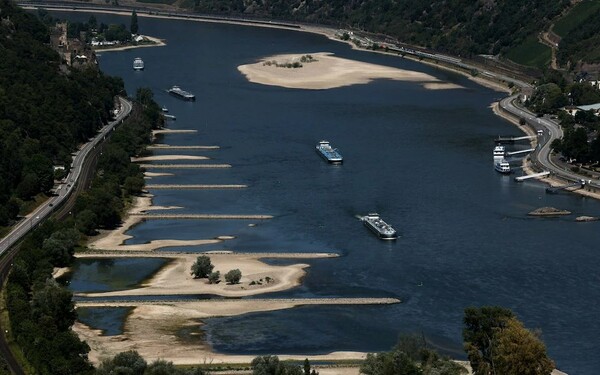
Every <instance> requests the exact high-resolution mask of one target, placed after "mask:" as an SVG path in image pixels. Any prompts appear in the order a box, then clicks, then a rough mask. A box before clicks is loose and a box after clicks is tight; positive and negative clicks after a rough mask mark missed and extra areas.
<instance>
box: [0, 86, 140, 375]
mask: <svg viewBox="0 0 600 375" xmlns="http://www.w3.org/2000/svg"><path fill="white" fill-rule="evenodd" d="M119 102H120V109H119V112H118V113H117V116H116V118H115V120H114V121H111V122H110V123H108V124H107V125H105V126H104V127H103V128H102V129H100V131H99V132H98V134H97V135H96V137H94V138H93V139H92V140H91V141H90V142H88V143H86V144H85V145H84V146H83V147H82V148H81V149H80V150H79V151H77V152H76V153H75V154H74V157H73V163H72V167H71V171H70V172H69V174H68V176H67V177H66V178H65V179H64V181H65V183H63V184H61V185H59V190H57V195H56V196H53V197H51V198H50V199H48V200H47V201H46V202H44V203H43V204H42V205H40V206H39V207H38V208H36V209H35V210H34V211H33V212H32V213H31V214H29V215H27V217H26V218H25V219H23V220H21V221H20V222H19V223H18V224H17V225H15V227H14V228H13V229H12V230H11V232H10V233H8V234H7V235H6V236H5V237H4V238H2V239H0V282H2V283H3V282H4V279H5V278H6V276H7V274H8V272H9V271H10V266H12V259H13V257H14V256H15V255H16V253H17V249H18V248H17V247H13V245H15V244H16V243H17V242H18V241H19V240H20V239H21V238H22V237H23V236H24V235H25V234H27V232H29V231H30V230H31V229H32V228H33V227H35V226H37V225H38V224H39V223H40V222H41V220H44V219H45V218H47V217H48V216H49V215H50V214H51V213H52V212H53V211H54V210H55V209H56V208H57V207H59V206H61V205H62V204H63V203H65V202H66V201H67V200H68V199H70V198H71V195H72V193H73V192H74V191H75V190H76V189H78V188H79V187H80V186H78V184H79V183H83V182H82V181H81V179H82V178H84V177H85V176H86V174H89V173H88V172H89V171H88V170H86V169H85V168H84V164H85V163H87V162H88V156H89V155H91V154H94V153H93V151H94V149H95V148H96V147H97V146H98V145H100V144H101V143H102V142H103V141H104V140H105V139H106V136H107V135H108V134H109V133H110V132H111V131H112V130H113V129H114V127H115V126H117V125H118V124H120V123H122V122H123V120H124V119H125V118H126V117H127V116H128V115H129V114H130V113H131V109H132V104H131V102H130V101H128V100H126V99H124V98H121V97H119ZM86 168H89V163H88V165H87V166H86ZM0 328H1V329H4V330H6V331H5V332H8V330H7V328H8V327H0ZM0 355H1V356H2V357H3V358H4V360H5V361H6V363H7V365H8V367H9V368H10V370H11V372H12V373H13V374H17V375H21V374H24V372H23V370H22V369H21V367H20V365H19V364H18V362H17V361H16V360H15V358H14V357H13V355H12V353H11V352H10V348H9V346H8V343H7V342H6V337H5V336H4V334H3V333H0Z"/></svg>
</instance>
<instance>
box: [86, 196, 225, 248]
mask: <svg viewBox="0 0 600 375" xmlns="http://www.w3.org/2000/svg"><path fill="white" fill-rule="evenodd" d="M177 208H180V207H176V206H172V207H163V206H152V197H151V196H150V195H147V196H143V197H135V198H134V203H133V206H132V207H131V209H130V210H129V213H133V214H140V213H144V212H147V211H150V210H172V209H177ZM143 219H144V217H143V215H128V216H127V217H126V218H125V220H124V221H123V223H122V224H121V226H120V227H118V228H116V229H115V230H111V231H101V233H100V234H99V235H98V236H96V237H93V238H92V239H91V242H90V243H88V247H89V248H90V249H94V250H120V251H151V250H156V249H160V248H163V247H172V246H178V247H181V246H198V245H206V244H214V243H219V242H222V241H223V240H221V239H197V240H170V239H164V240H156V241H150V242H149V243H145V244H137V245H124V243H125V241H126V240H128V239H130V238H131V236H130V235H128V234H125V232H127V231H128V230H129V229H130V228H132V227H133V226H134V225H136V224H138V223H139V222H141V221H142V220H143Z"/></svg>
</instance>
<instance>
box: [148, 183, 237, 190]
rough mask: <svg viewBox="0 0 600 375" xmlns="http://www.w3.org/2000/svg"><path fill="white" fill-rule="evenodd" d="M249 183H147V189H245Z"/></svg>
mask: <svg viewBox="0 0 600 375" xmlns="http://www.w3.org/2000/svg"><path fill="white" fill-rule="evenodd" d="M247 187H248V185H243V184H239V185H233V184H232V185H201V184H191V185H167V184H155V185H152V184H150V185H146V189H173V190H204V189H244V188H247Z"/></svg>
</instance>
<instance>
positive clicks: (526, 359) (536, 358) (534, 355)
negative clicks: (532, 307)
mask: <svg viewBox="0 0 600 375" xmlns="http://www.w3.org/2000/svg"><path fill="white" fill-rule="evenodd" d="M463 338H464V340H465V350H466V352H467V355H468V357H469V361H470V362H471V367H472V368H473V374H475V375H496V374H497V375H549V374H550V373H551V372H552V369H553V368H554V363H553V362H552V361H551V360H550V358H548V356H547V354H546V348H545V346H544V344H543V343H542V341H541V340H540V339H539V338H538V337H537V336H536V335H535V334H533V333H532V332H531V331H529V330H527V329H525V327H523V324H522V323H521V322H520V321H519V320H518V319H517V318H516V317H515V316H514V314H513V313H512V312H511V311H510V310H508V309H505V308H502V307H494V306H485V307H482V308H474V307H470V308H468V309H466V310H465V328H464V330H463Z"/></svg>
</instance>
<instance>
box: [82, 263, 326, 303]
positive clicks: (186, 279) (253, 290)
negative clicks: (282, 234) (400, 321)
mask: <svg viewBox="0 0 600 375" xmlns="http://www.w3.org/2000/svg"><path fill="white" fill-rule="evenodd" d="M140 255H142V254H140ZM199 255H207V256H209V257H210V260H211V263H212V264H213V265H214V266H215V268H214V270H213V271H215V272H216V271H219V272H220V273H221V282H220V283H218V284H209V283H208V280H207V279H194V278H193V277H192V275H191V274H190V269H191V267H192V265H193V264H194V262H195V261H196V258H198V256H199ZM303 255H304V256H303ZM83 256H85V257H90V256H91V257H109V258H112V257H115V255H114V254H98V255H93V254H92V255H89V254H83ZM121 256H123V255H121ZM125 256H127V255H125ZM146 256H148V255H146ZM155 256H160V257H165V258H168V259H172V260H173V261H172V262H170V263H169V264H168V265H167V266H165V267H163V268H162V269H161V270H160V272H158V273H157V274H156V275H154V276H153V277H152V278H151V279H150V280H148V281H147V282H146V283H145V284H144V285H143V286H142V287H140V288H135V289H128V290H121V291H115V292H104V293H81V294H79V295H82V296H85V297H97V298H103V297H113V296H160V295H165V296H166V295H197V294H215V295H219V296H227V297H243V296H250V295H255V294H261V293H267V292H276V291H281V290H286V289H290V288H292V287H294V286H297V285H299V284H300V280H301V279H302V278H303V277H304V275H305V274H306V272H305V271H304V269H305V268H307V267H308V264H304V263H298V264H292V265H286V266H274V265H269V264H266V263H264V262H261V261H260V259H261V258H264V257H273V258H288V257H287V256H286V254H260V253H259V254H238V253H233V252H228V253H208V254H177V253H170V254H165V255H163V254H156V255H155ZM336 256H337V255H336V254H328V253H320V254H315V253H309V254H293V255H291V256H290V257H289V258H295V259H302V258H308V259H316V258H330V257H336ZM232 269H239V270H240V271H241V272H242V279H241V280H240V283H239V284H236V285H229V284H227V283H225V281H224V276H225V274H226V273H227V272H228V271H230V270H232ZM267 278H268V279H267ZM267 280H268V281H267ZM252 283H254V285H251V284H252Z"/></svg>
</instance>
